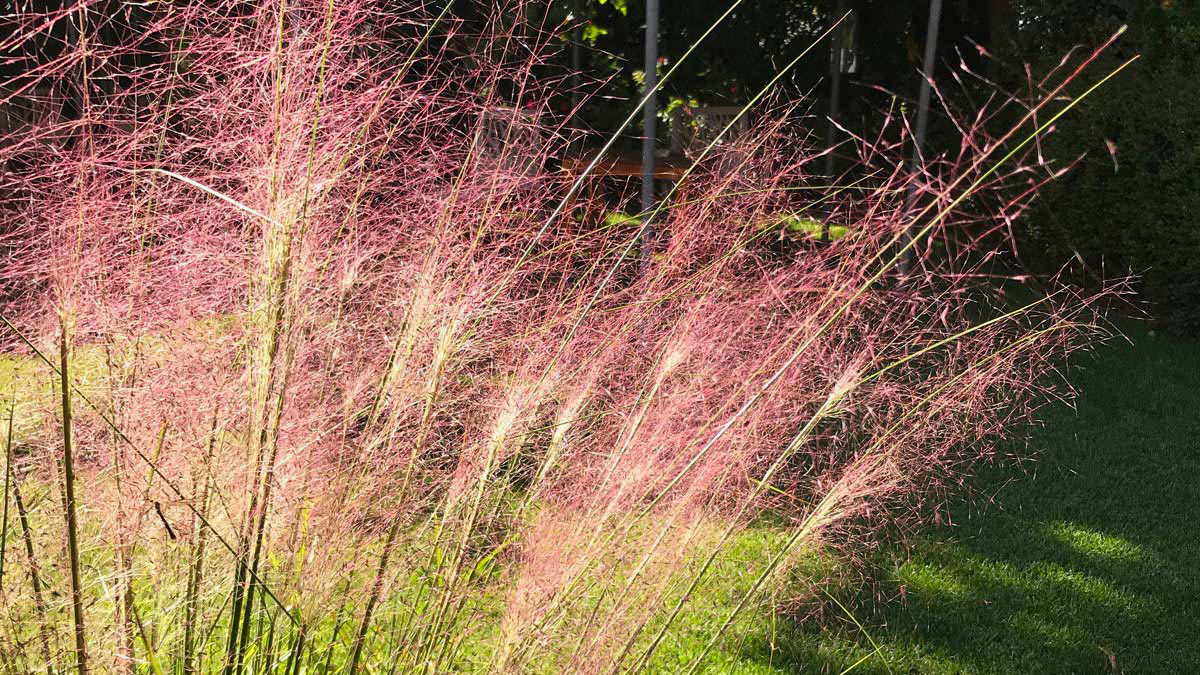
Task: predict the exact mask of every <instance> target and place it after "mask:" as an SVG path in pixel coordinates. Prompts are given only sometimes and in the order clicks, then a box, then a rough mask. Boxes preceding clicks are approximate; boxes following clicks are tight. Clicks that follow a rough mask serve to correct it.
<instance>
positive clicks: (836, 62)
mask: <svg viewBox="0 0 1200 675" xmlns="http://www.w3.org/2000/svg"><path fill="white" fill-rule="evenodd" d="M845 15H846V0H838V2H837V8H836V9H834V12H833V14H832V15H831V16H830V19H832V20H833V21H839V20H841V18H842V17H844V16H845ZM830 49H832V50H833V56H832V58H831V59H830V60H829V62H830V64H831V66H830V69H829V70H830V73H829V75H830V77H831V78H832V80H831V82H830V87H829V129H828V131H827V132H826V133H825V147H826V148H828V150H829V154H828V155H825V174H826V175H827V176H829V180H830V182H832V181H833V172H834V170H835V169H836V168H837V158H836V157H834V156H833V145H834V139H835V137H836V134H837V117H838V108H839V103H840V102H841V98H842V29H841V28H838V30H835V31H834V32H833V41H832V46H831V47H830ZM821 220H822V224H821V241H822V242H825V243H829V219H828V218H822V219H821Z"/></svg>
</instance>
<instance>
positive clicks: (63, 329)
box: [58, 319, 88, 675]
mask: <svg viewBox="0 0 1200 675" xmlns="http://www.w3.org/2000/svg"><path fill="white" fill-rule="evenodd" d="M59 328H60V331H59V339H58V358H59V382H60V383H61V385H62V425H63V430H62V434H63V453H62V466H63V507H64V510H65V511H66V517H67V556H68V557H69V558H70V562H71V613H72V616H73V617H74V619H75V666H76V669H77V671H78V672H79V675H87V672H88V668H87V631H86V630H85V628H84V620H83V582H82V580H81V578H80V574H79V523H78V520H77V519H76V515H75V510H76V508H75V506H76V505H75V457H74V448H73V447H72V442H71V441H72V438H71V435H72V434H71V377H70V371H69V370H68V364H69V361H70V358H69V353H70V344H69V341H70V340H69V336H68V335H67V322H66V320H65V319H62V320H61V321H60V323H59Z"/></svg>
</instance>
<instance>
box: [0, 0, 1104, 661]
mask: <svg viewBox="0 0 1200 675" xmlns="http://www.w3.org/2000/svg"><path fill="white" fill-rule="evenodd" d="M735 6H736V3H735ZM521 9H522V8H520V7H516V8H508V9H507V10H506V11H503V12H497V13H495V14H486V13H478V12H477V13H474V14H472V16H475V17H476V18H475V19H471V20H468V19H464V18H460V17H459V16H458V15H457V14H456V13H455V12H454V11H453V10H452V9H450V8H449V7H448V6H447V8H446V9H441V8H434V7H431V6H428V5H425V4H422V3H409V4H405V3H401V4H399V5H395V6H393V5H392V4H383V3H371V2H360V1H358V0H350V1H344V0H328V1H326V0H292V1H290V2H256V3H247V2H232V1H230V2H224V1H221V2H212V1H208V2H182V3H151V4H145V5H130V4H122V5H119V6H109V5H107V4H105V3H99V4H97V3H90V4H89V3H82V4H80V5H78V6H72V7H70V8H62V9H52V10H46V11H44V12H42V13H34V12H26V11H17V12H15V13H13V14H11V15H9V16H8V17H6V18H5V21H6V22H7V23H8V25H9V29H10V30H9V31H8V32H6V35H7V36H8V37H6V38H4V42H3V43H2V44H3V46H4V48H5V49H7V50H9V51H10V52H11V53H14V54H18V55H19V56H18V57H13V58H14V63H18V64H19V65H20V66H21V71H20V74H19V75H15V76H11V77H9V78H8V80H7V81H6V82H5V83H4V84H3V89H4V91H5V92H7V93H6V96H7V98H6V99H5V102H6V103H7V104H10V105H11V104H13V103H14V102H16V101H22V102H28V101H36V100H39V97H41V98H43V99H45V100H52V101H62V102H63V103H62V104H61V105H60V106H59V107H58V108H56V109H55V110H56V113H55V114H46V115H41V116H39V117H36V118H31V119H28V120H25V121H23V122H22V123H21V124H19V125H17V126H16V128H15V129H14V131H12V132H11V133H10V134H9V135H8V136H6V138H5V141H4V143H3V144H2V148H0V162H3V163H4V165H5V168H6V170H5V172H4V173H3V176H2V177H0V190H2V191H3V210H2V213H3V221H2V223H0V236H2V237H3V240H2V241H0V246H2V247H3V254H4V259H3V265H4V267H3V270H4V273H3V285H2V290H3V292H4V298H3V317H4V325H3V330H4V331H5V332H4V335H5V337H4V345H5V350H6V351H5V353H6V356H5V358H8V359H12V361H13V363H17V362H21V363H22V364H23V365H22V366H21V367H20V368H19V370H18V371H17V374H16V375H15V376H14V377H12V378H10V379H11V382H8V383H7V386H9V388H10V389H11V391H8V392H4V396H5V400H9V399H10V398H12V399H13V400H14V401H16V402H17V403H16V404H15V406H14V410H15V412H13V413H12V418H13V420H14V422H13V428H14V430H15V431H14V432H13V433H12V434H10V441H9V442H8V443H6V454H7V458H8V459H7V461H6V467H7V468H6V476H7V478H6V482H5V485H6V495H7V494H11V495H12V497H13V498H15V502H14V503H15V506H14V510H15V513H16V514H17V516H18V517H17V518H15V519H14V518H10V520H11V521H14V522H16V523H19V525H20V527H19V528H15V529H14V530H13V533H12V535H11V536H8V535H9V531H8V530H6V531H5V535H6V537H5V539H4V542H5V546H4V556H5V557H4V558H3V561H4V564H3V567H2V569H3V575H4V578H2V579H0V584H2V588H0V602H2V603H3V606H4V612H5V617H4V620H3V624H2V625H3V629H0V662H3V663H5V664H9V670H12V671H14V672H27V671H29V672H33V671H38V672H40V671H41V670H42V669H43V668H48V669H49V670H50V671H52V672H63V671H65V670H66V669H68V668H75V669H77V670H78V671H79V672H84V671H85V670H91V671H93V672H125V673H135V672H153V673H156V674H157V673H166V672H182V673H188V674H191V673H223V674H224V675H233V674H239V673H287V674H289V675H290V674H292V673H301V672H305V673H310V672H311V673H333V672H337V673H345V674H348V675H355V674H357V673H367V672H370V673H381V672H394V673H408V672H423V673H445V672H580V673H592V672H595V673H615V672H626V671H629V672H637V671H642V670H653V669H656V668H663V667H670V668H674V669H677V670H681V671H696V670H699V669H701V668H703V667H704V666H705V663H706V662H707V660H708V659H709V658H710V657H711V656H712V655H713V652H715V651H717V650H719V649H720V648H721V647H722V645H725V644H727V643H729V642H730V641H735V640H736V639H738V636H739V635H743V634H744V632H745V631H747V630H753V624H752V622H751V621H750V619H749V618H748V617H750V616H752V615H754V614H756V613H758V612H761V611H764V603H765V602H766V599H767V598H770V597H775V596H776V595H777V594H778V592H780V590H781V589H783V587H784V586H785V585H786V584H788V583H790V580H791V579H792V578H793V576H792V573H793V571H794V570H795V569H796V568H797V566H799V565H801V564H802V563H803V561H804V560H805V559H806V557H811V556H813V555H819V554H821V552H833V553H832V555H835V557H839V558H844V557H850V558H852V557H855V556H857V555H860V554H861V553H862V551H863V550H865V548H866V547H869V546H870V545H871V542H873V541H876V540H877V537H875V535H876V534H878V533H880V532H882V531H886V530H889V529H892V528H896V527H901V526H906V525H908V524H911V523H916V522H919V521H920V520H921V518H922V517H925V516H928V515H930V513H931V511H932V507H931V504H934V503H936V502H937V501H938V500H940V499H941V498H942V496H943V495H944V493H945V489H946V487H947V486H953V485H955V484H958V483H959V482H961V481H962V480H963V478H964V477H965V476H967V475H968V473H969V471H970V468H971V467H972V466H973V465H974V464H975V463H976V462H978V461H980V460H982V459H986V458H988V457H990V456H992V454H993V453H994V452H995V450H994V448H995V447H996V443H997V442H999V441H1000V440H1001V439H1003V438H1005V437H1007V436H1009V435H1010V434H1011V432H1012V431H1013V430H1014V429H1019V426H1016V425H1019V424H1020V423H1022V422H1023V421H1025V420H1027V419H1028V418H1029V415H1030V414H1031V413H1032V411H1033V410H1034V409H1035V408H1036V406H1037V405H1038V404H1039V403H1041V402H1043V401H1045V400H1048V397H1051V396H1055V395H1057V394H1056V392H1057V393H1059V394H1061V393H1062V389H1061V381H1060V380H1059V379H1058V378H1055V377H1054V374H1055V372H1056V371H1057V369H1058V368H1059V367H1060V366H1061V364H1062V363H1063V358H1064V357H1065V356H1067V355H1068V354H1070V353H1071V352H1073V351H1075V350H1077V349H1080V348H1082V347H1085V346H1087V345H1088V344H1089V343H1090V342H1091V341H1093V340H1095V339H1097V338H1099V337H1102V335H1103V331H1102V330H1101V325H1100V323H1099V315H1098V314H1097V311H1096V310H1097V309H1098V307H1099V306H1100V305H1099V303H1100V302H1101V301H1102V300H1103V299H1104V298H1105V297H1107V296H1108V295H1109V292H1108V291H1106V292H1104V293H1101V294H1099V295H1094V296H1085V295H1083V294H1082V293H1080V292H1079V291H1076V290H1073V289H1072V288H1071V287H1069V286H1067V285H1065V284H1060V283H1058V282H1057V281H1053V282H1052V283H1050V284H1049V285H1048V286H1047V288H1048V290H1046V291H1045V292H1044V293H1041V294H1037V295H1032V296H1031V297H1029V298H1028V299H1027V300H1026V301H1024V302H1023V304H1018V305H1012V304H1009V303H1007V302H1006V301H1004V300H1003V296H1001V295H999V294H997V293H996V292H995V285H994V278H996V277H997V276H999V275H1001V274H1002V273H1003V269H1004V268H1003V259H1004V256H1005V251H1006V250H1007V246H1008V242H1007V240H1006V239H1005V237H1004V236H1003V233H1004V232H1005V229H1004V228H1003V224H1004V223H1005V222H1007V221H1008V220H1009V219H1011V218H1014V217H1016V216H1017V215H1018V214H1019V213H1020V211H1021V209H1022V208H1023V207H1024V205H1025V203H1026V202H1027V200H1028V198H1029V196H1030V194H1032V192H1033V188H1034V185H1033V183H1030V182H1029V181H1031V180H1033V178H1032V176H1035V175H1036V174H1035V173H1033V172H1031V171H1029V170H1028V169H1027V167H1026V166H1025V165H1024V164H1023V163H1022V161H1023V160H1024V158H1025V155H1024V153H1023V148H1024V146H1025V145H1026V144H1027V143H1028V142H1029V139H1032V138H1035V137H1036V136H1037V135H1038V134H1040V133H1042V132H1044V131H1045V129H1046V128H1047V127H1048V126H1049V125H1050V124H1052V123H1053V122H1054V121H1055V120H1056V119H1057V118H1058V116H1059V115H1061V114H1062V113H1063V112H1065V111H1066V110H1068V109H1069V107H1070V106H1072V105H1074V101H1075V100H1078V99H1070V98H1067V97H1066V94H1067V93H1068V92H1069V93H1072V94H1073V95H1078V94H1079V92H1073V91H1071V90H1070V85H1071V84H1072V80H1073V77H1074V74H1066V75H1063V74H1059V75H1058V77H1057V80H1056V82H1057V83H1056V84H1054V86H1053V87H1050V88H1049V89H1047V91H1046V92H1045V96H1044V97H1043V98H1041V99H1039V100H1038V101H1034V102H1032V103H1030V102H1025V104H1026V105H1028V106H1029V108H1028V111H1027V112H1026V113H1025V114H1024V116H1023V117H1022V119H1021V120H1020V122H1019V123H1018V124H1017V125H1016V126H1015V127H1014V128H1013V129H1012V130H1011V131H1009V132H1007V133H1004V134H1002V135H1000V136H999V137H996V138H991V137H988V136H987V135H986V133H985V130H984V126H985V123H986V122H988V121H989V120H990V119H991V117H990V116H989V114H980V115H978V116H976V117H975V118H974V122H973V123H970V124H963V125H961V126H960V128H961V129H962V133H963V142H962V145H961V148H960V150H959V151H958V152H957V154H956V155H954V156H950V157H946V156H942V157H939V158H938V159H937V160H936V161H934V160H931V161H930V162H929V163H928V164H927V165H925V166H924V167H922V168H921V170H920V171H913V170H912V168H911V167H910V166H909V165H908V164H907V163H906V162H904V161H903V159H902V153H901V150H902V149H903V147H904V142H905V138H906V137H907V134H906V131H905V125H904V120H902V119H899V118H896V119H892V120H890V121H889V123H888V124H887V125H885V126H884V128H883V131H882V132H881V133H880V135H879V136H878V137H877V138H874V139H856V140H855V142H854V146H855V147H856V148H857V149H858V150H857V153H858V155H857V156H858V161H857V163H856V166H855V167H854V169H853V170H852V171H851V172H848V173H847V175H846V176H843V177H841V178H839V179H837V180H831V178H830V177H827V176H820V175H819V174H816V173H815V168H814V162H815V160H818V159H820V158H821V153H820V152H818V151H814V149H813V148H811V147H809V146H807V145H806V144H805V143H804V142H802V141H800V140H797V139H796V136H795V134H794V126H795V116H793V115H791V114H790V110H789V108H787V107H786V106H782V105H779V104H777V103H770V102H771V101H774V100H776V99H775V96H774V95H775V93H776V92H774V91H771V90H764V91H763V92H761V93H760V94H759V96H758V97H756V98H755V102H756V105H757V107H756V108H755V110H754V112H755V113H756V118H757V119H759V120H761V122H759V123H757V124H756V125H755V126H754V127H753V128H752V131H751V132H750V133H748V134H747V135H745V136H742V137H740V138H738V139H737V140H736V142H733V143H729V144H722V145H721V146H720V147H719V148H717V147H715V146H713V147H710V148H706V149H704V150H703V151H702V152H701V153H700V155H701V156H699V157H697V160H696V163H695V165H694V166H693V168H692V169H691V170H690V171H689V174H688V176H687V177H686V178H685V179H684V180H683V181H681V182H680V183H678V185H677V186H676V187H675V188H674V189H673V190H672V192H671V194H670V195H669V196H668V197H667V198H666V199H664V200H663V202H662V203H661V205H660V206H659V207H658V208H657V209H656V210H655V211H654V212H653V213H650V214H640V215H641V216H642V218H641V219H639V220H635V221H630V220H629V219H615V220H614V219H605V218H604V217H603V215H602V212H603V208H604V205H603V204H599V203H597V202H596V201H595V200H594V199H591V198H584V197H583V196H582V195H581V191H580V190H579V187H580V184H581V182H582V179H580V180H576V179H574V178H572V177H566V176H564V175H563V174H562V173H561V172H558V171H555V170H553V165H554V162H553V159H554V158H558V157H561V156H562V153H563V152H564V150H565V149H566V146H567V144H568V143H569V142H571V141H572V140H574V136H575V132H573V131H571V130H570V129H569V128H568V127H567V126H565V125H564V124H563V121H562V120H560V119H558V118H556V117H555V115H554V114H553V113H552V111H551V110H549V109H548V108H547V105H546V103H545V101H547V100H548V94H549V93H551V92H552V91H553V90H555V88H557V87H561V86H562V85H561V83H562V82H563V79H562V78H561V77H556V76H554V75H553V73H554V71H553V68H552V67H551V61H550V60H549V56H550V55H551V54H552V46H553V44H554V39H555V38H554V34H555V33H554V31H553V30H549V28H550V27H546V26H542V27H533V26H529V25H527V24H525V23H523V22H522V21H520V20H517V19H514V18H513V17H520V16H524V15H525V14H524V13H523V11H520V10H521ZM481 16H482V17H484V18H482V19H480V18H478V17H481ZM727 17H729V13H728V12H727V13H726V14H725V15H723V16H721V17H714V21H715V22H716V23H715V24H714V29H715V30H719V29H720V26H719V24H720V23H721V22H722V21H725V20H729V19H728V18H727ZM667 77H668V78H669V73H668V74H667ZM1063 101H1067V102H1066V103H1063ZM1051 102H1053V104H1052V103H1051ZM1011 103H1013V104H1015V103H1016V102H1011ZM631 117H632V113H631ZM497 118H499V119H500V120H501V122H502V123H500V124H497V123H496V120H497ZM1047 120H1049V122H1047ZM1038 125H1041V126H1038ZM497 130H499V131H497ZM815 163H816V164H823V163H824V162H823V161H821V162H815ZM968 205H969V206H970V208H968ZM598 214H600V215H598ZM815 217H820V218H821V219H823V220H824V221H825V222H836V223H837V224H838V235H839V236H838V237H836V238H835V239H834V240H833V241H831V242H829V243H823V242H820V241H818V240H819V239H820V234H819V233H813V232H806V231H805V230H804V228H799V231H798V230H797V228H794V227H792V224H794V223H797V222H809V221H808V220H806V219H811V218H815ZM647 222H650V223H653V227H650V226H648V225H646V224H644V223H647ZM819 229H820V228H818V230H819ZM901 259H907V260H911V264H910V265H908V269H909V271H908V273H907V274H906V275H905V276H904V277H903V278H897V276H896V274H895V269H896V266H897V262H898V261H899V260H901ZM35 365H36V366H38V367H37V368H34V367H33V366H35ZM0 382H3V380H0ZM52 384H57V385H58V387H57V388H52V387H51V385H52ZM14 527H15V526H14ZM731 569H737V570H738V574H737V575H731V574H730V573H729V570H731ZM64 570H69V572H70V573H69V574H68V573H67V572H66V571H64ZM817 581H818V582H819V580H817ZM717 597H719V598H722V599H723V600H722V601H721V602H718V603H716V604H715V605H714V603H713V602H712V601H711V600H712V598H717ZM766 609H767V610H768V611H769V610H770V607H767V608H766ZM697 616H702V617H703V621H702V622H701V623H700V624H699V625H702V626H703V627H704V629H703V634H702V635H701V636H700V637H701V640H700V642H699V645H700V646H699V647H698V648H696V649H694V650H693V651H691V652H688V653H683V654H681V653H678V652H677V651H673V650H676V649H677V647H676V646H675V645H677V644H678V643H679V640H677V639H675V638H676V636H677V635H678V634H679V633H681V632H683V631H693V630H694V626H695V625H697V624H696V621H695V618H696V617H697ZM68 626H69V627H70V628H69V629H68ZM663 663H670V664H673V665H671V666H664V665H663Z"/></svg>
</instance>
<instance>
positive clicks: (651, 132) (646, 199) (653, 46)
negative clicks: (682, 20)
mask: <svg viewBox="0 0 1200 675" xmlns="http://www.w3.org/2000/svg"><path fill="white" fill-rule="evenodd" d="M645 73H646V77H645V86H646V103H645V107H644V108H643V109H642V128H643V132H644V133H643V136H642V214H643V215H642V217H643V218H647V219H648V218H649V217H650V212H651V211H652V210H653V209H654V145H655V136H656V133H657V129H656V122H657V121H658V117H657V116H658V101H657V99H658V96H657V91H656V90H657V89H658V0H646V70H645ZM653 244H654V228H653V227H652V226H651V225H650V224H649V223H647V225H646V227H645V229H644V231H643V233H642V242H641V249H642V250H641V253H642V263H643V264H646V263H648V262H649V261H650V254H651V249H652V248H653Z"/></svg>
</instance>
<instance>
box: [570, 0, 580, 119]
mask: <svg viewBox="0 0 1200 675" xmlns="http://www.w3.org/2000/svg"><path fill="white" fill-rule="evenodd" d="M582 17H583V0H571V21H572V23H574V24H575V25H574V27H573V28H571V116H572V117H574V115H575V110H576V109H577V108H578V107H579V71H580V70H581V69H582V68H583V46H582V45H581V44H580V40H582V39H583V35H582V32H581V31H580V30H579V26H580V21H581V20H582Z"/></svg>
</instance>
